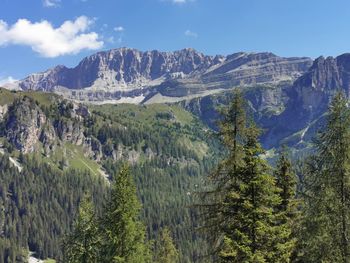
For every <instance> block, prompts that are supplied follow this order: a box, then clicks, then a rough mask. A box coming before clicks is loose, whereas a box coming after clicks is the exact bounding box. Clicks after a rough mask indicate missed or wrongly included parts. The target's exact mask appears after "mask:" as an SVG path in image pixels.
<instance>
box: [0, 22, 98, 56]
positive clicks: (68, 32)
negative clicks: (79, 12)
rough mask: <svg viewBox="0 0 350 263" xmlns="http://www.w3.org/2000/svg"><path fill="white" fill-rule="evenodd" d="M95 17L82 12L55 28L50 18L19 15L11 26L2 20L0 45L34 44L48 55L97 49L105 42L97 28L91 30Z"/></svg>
mask: <svg viewBox="0 0 350 263" xmlns="http://www.w3.org/2000/svg"><path fill="white" fill-rule="evenodd" d="M93 23H94V20H93V19H89V18H88V17H86V16H80V17H78V18H77V19H76V20H74V21H70V20H67V21H65V22H64V23H63V24H62V25H61V26H60V27H58V28H54V27H53V26H52V24H51V23H50V22H48V21H46V20H42V21H40V22H36V23H33V22H31V21H29V20H27V19H19V20H18V21H17V22H16V23H15V24H13V25H12V26H9V25H8V24H7V23H6V22H5V21H3V20H0V47H1V46H6V45H25V46H30V47H31V48H32V49H33V50H34V51H35V52H37V53H39V54H40V55H42V56H44V57H51V58H53V57H58V56H61V55H68V54H77V53H79V52H80V51H82V50H84V49H88V50H96V49H99V48H101V47H102V46H103V41H101V40H100V38H99V35H98V34H97V33H96V32H87V31H88V29H89V26H90V25H91V24H93Z"/></svg>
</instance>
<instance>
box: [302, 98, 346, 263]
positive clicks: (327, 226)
mask: <svg viewBox="0 0 350 263" xmlns="http://www.w3.org/2000/svg"><path fill="white" fill-rule="evenodd" d="M305 178H306V181H305V183H306V194H305V216H304V223H303V229H302V233H303V239H301V243H302V244H301V246H300V247H302V248H304V249H303V250H302V251H301V253H300V254H301V261H307V262H344V263H346V262H350V254H349V253H350V247H349V245H350V240H349V236H350V220H349V219H350V111H349V108H348V106H347V100H346V98H345V96H344V94H342V93H337V94H336V95H335V97H334V99H333V100H332V102H331V104H330V107H329V111H328V123H327V126H326V129H325V131H324V132H322V133H321V134H320V136H319V138H318V141H317V143H316V153H315V155H314V156H313V157H311V158H310V159H309V160H308V162H307V174H306V175H305Z"/></svg>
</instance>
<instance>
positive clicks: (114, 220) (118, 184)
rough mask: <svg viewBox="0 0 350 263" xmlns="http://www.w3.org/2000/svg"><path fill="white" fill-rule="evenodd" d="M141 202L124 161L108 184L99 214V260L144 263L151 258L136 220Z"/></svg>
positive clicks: (143, 234) (143, 232)
mask: <svg viewBox="0 0 350 263" xmlns="http://www.w3.org/2000/svg"><path fill="white" fill-rule="evenodd" d="M140 210H141V205H140V202H139V200H138V199H137V195H136V187H135V184H134V182H133V179H132V177H131V175H130V171H129V168H128V167H127V166H126V165H124V166H123V167H122V169H121V170H120V172H119V174H118V175H117V176H116V177H115V178H114V182H113V183H112V185H111V193H110V198H109V200H108V202H107V205H106V208H105V213H104V215H103V218H102V220H101V221H102V228H103V235H104V240H103V249H102V253H103V260H102V262H116V263H117V262H118V263H119V262H125V263H143V262H148V261H149V260H150V249H149V245H148V244H147V242H146V241H145V227H144V226H143V224H142V223H141V222H140V221H139V214H140Z"/></svg>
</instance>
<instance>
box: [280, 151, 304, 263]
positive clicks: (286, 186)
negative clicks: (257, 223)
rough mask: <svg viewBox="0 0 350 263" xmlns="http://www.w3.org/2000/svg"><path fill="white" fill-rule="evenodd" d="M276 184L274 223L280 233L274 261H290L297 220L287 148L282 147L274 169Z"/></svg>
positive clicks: (294, 185)
mask: <svg viewBox="0 0 350 263" xmlns="http://www.w3.org/2000/svg"><path fill="white" fill-rule="evenodd" d="M274 176H275V178H276V186H277V188H278V189H279V196H280V200H281V202H280V203H279V204H278V205H277V207H276V208H275V215H276V224H277V226H278V227H279V230H280V231H281V232H280V235H279V239H277V240H276V241H277V242H276V243H275V246H279V249H276V252H277V251H279V252H280V253H276V256H275V258H274V261H275V262H278V261H283V262H290V260H291V258H292V255H293V256H294V253H295V247H296V229H297V227H298V222H299V217H300V215H299V211H298V203H299V202H298V200H297V199H296V185H297V180H296V174H295V172H294V170H293V166H292V163H291V161H290V159H289V157H288V153H287V148H286V147H283V148H282V151H281V152H280V153H279V158H278V160H277V163H276V169H275V171H274Z"/></svg>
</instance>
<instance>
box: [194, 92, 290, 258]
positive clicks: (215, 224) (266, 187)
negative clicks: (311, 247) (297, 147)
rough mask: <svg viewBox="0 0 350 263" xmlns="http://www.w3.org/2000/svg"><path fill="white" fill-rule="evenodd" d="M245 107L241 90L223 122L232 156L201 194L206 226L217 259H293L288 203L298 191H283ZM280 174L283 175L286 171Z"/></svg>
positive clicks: (224, 133)
mask: <svg viewBox="0 0 350 263" xmlns="http://www.w3.org/2000/svg"><path fill="white" fill-rule="evenodd" d="M244 108H245V103H244V100H243V99H242V97H241V95H240V94H238V93H237V94H236V95H235V97H234V99H233V101H232V103H231V105H230V107H229V108H228V109H227V111H225V112H224V116H223V120H222V122H221V124H220V134H221V136H222V141H223V143H224V144H225V146H226V147H227V149H228V157H227V158H226V159H224V160H223V161H222V162H221V163H220V165H219V166H218V168H217V170H216V171H215V172H214V174H213V175H212V176H211V178H210V179H211V182H212V184H213V187H212V188H211V190H209V191H206V192H204V193H203V194H202V195H203V198H204V199H205V200H206V201H205V202H204V204H202V205H200V206H199V207H200V208H201V210H202V211H203V214H204V215H205V217H204V219H205V225H204V228H205V229H206V231H207V232H208V236H210V237H211V238H212V240H211V243H212V246H211V247H212V254H213V260H214V261H215V262H237V263H238V262H289V258H290V256H291V253H292V250H293V243H294V242H293V239H292V237H291V232H292V231H291V225H290V224H289V222H288V220H286V219H287V215H286V214H285V213H287V212H286V211H284V205H285V203H287V204H288V202H289V199H293V198H294V195H293V193H292V194H291V195H289V196H287V195H284V194H283V190H282V189H280V188H279V187H278V186H279V184H278V183H276V179H275V178H274V177H273V176H272V175H271V173H270V171H271V168H270V167H269V165H268V164H267V162H266V161H265V160H264V159H262V158H261V155H262V154H264V150H263V149H262V148H261V146H260V144H259V142H258V136H259V134H260V131H259V129H257V128H256V127H255V126H254V124H253V123H251V122H247V121H246V113H245V110H244ZM282 173H283V171H282ZM279 178H280V179H284V178H285V174H283V175H281V176H280V177H279ZM278 182H281V183H282V180H278ZM283 183H286V184H283V186H284V185H285V186H286V188H288V189H289V188H292V186H289V185H287V184H288V183H289V180H285V182H283ZM279 192H281V194H282V196H283V198H285V199H286V200H284V199H283V201H284V202H283V201H282V198H281V197H280V195H279ZM281 206H282V207H283V208H280V207H281ZM282 213H283V215H282Z"/></svg>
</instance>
